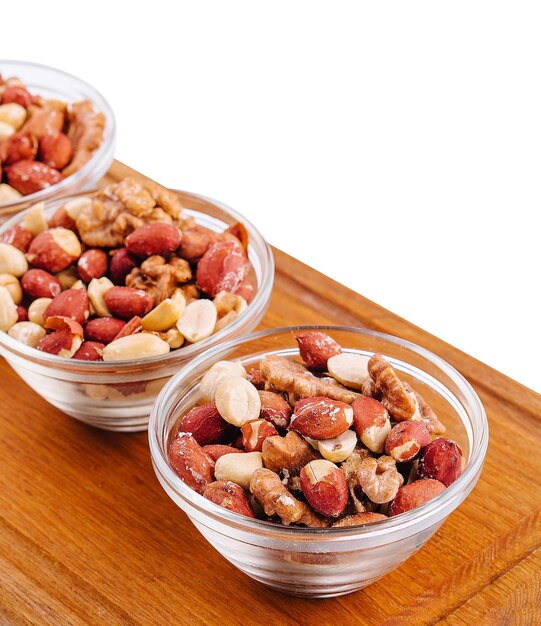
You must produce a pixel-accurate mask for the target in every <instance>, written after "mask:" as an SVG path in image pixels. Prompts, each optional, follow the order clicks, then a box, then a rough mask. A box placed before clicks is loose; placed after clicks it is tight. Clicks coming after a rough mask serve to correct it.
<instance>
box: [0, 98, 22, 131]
mask: <svg viewBox="0 0 541 626" xmlns="http://www.w3.org/2000/svg"><path fill="white" fill-rule="evenodd" d="M25 119H26V109H25V108H24V107H22V106H21V105H20V104H17V103H16V102H9V103H6V104H0V122H4V123H5V124H9V125H10V126H13V128H14V129H15V130H19V128H21V126H22V125H23V124H24V121H25Z"/></svg>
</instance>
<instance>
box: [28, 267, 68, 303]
mask: <svg viewBox="0 0 541 626" xmlns="http://www.w3.org/2000/svg"><path fill="white" fill-rule="evenodd" d="M21 284H22V287H23V289H24V292H25V293H26V294H27V295H28V296H30V297H31V298H55V297H56V296H58V295H59V294H60V293H61V291H62V285H61V284H60V281H59V280H58V279H57V278H56V277H54V276H53V275H52V274H49V272H46V271H45V270H37V269H32V270H28V272H25V273H24V274H23V276H22V278H21Z"/></svg>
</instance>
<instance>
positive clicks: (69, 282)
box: [55, 265, 86, 291]
mask: <svg viewBox="0 0 541 626" xmlns="http://www.w3.org/2000/svg"><path fill="white" fill-rule="evenodd" d="M55 276H56V278H58V280H59V281H60V286H61V287H62V291H66V289H72V288H73V286H74V285H75V283H77V282H82V281H80V280H79V274H78V273H77V270H76V269H75V267H74V266H73V265H72V266H71V267H68V269H65V270H62V271H61V272H57V273H56V274H55ZM75 288H76V289H77V287H75ZM85 289H86V287H85Z"/></svg>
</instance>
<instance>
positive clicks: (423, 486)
mask: <svg viewBox="0 0 541 626" xmlns="http://www.w3.org/2000/svg"><path fill="white" fill-rule="evenodd" d="M442 491H445V485H443V484H442V483H440V482H439V481H437V480H433V479H432V478H424V479H423V480H416V481H415V482H413V483H410V484H409V485H404V486H403V487H400V489H399V490H398V493H397V494H396V497H395V499H394V500H393V501H392V502H391V505H390V506H389V517H394V516H395V515H400V514H401V513H405V512H406V511H411V510H412V509H416V508H417V507H418V506H421V505H423V504H426V503H427V502H428V501H429V500H432V498H435V497H436V496H437V495H438V494H440V493H441V492H442Z"/></svg>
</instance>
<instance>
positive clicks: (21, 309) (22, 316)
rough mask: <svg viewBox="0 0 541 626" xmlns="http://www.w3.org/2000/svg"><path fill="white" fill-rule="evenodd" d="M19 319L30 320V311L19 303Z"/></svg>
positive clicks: (20, 320)
mask: <svg viewBox="0 0 541 626" xmlns="http://www.w3.org/2000/svg"><path fill="white" fill-rule="evenodd" d="M17 321H18V322H28V311H27V309H25V308H24V306H21V305H19V306H18V307H17Z"/></svg>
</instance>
